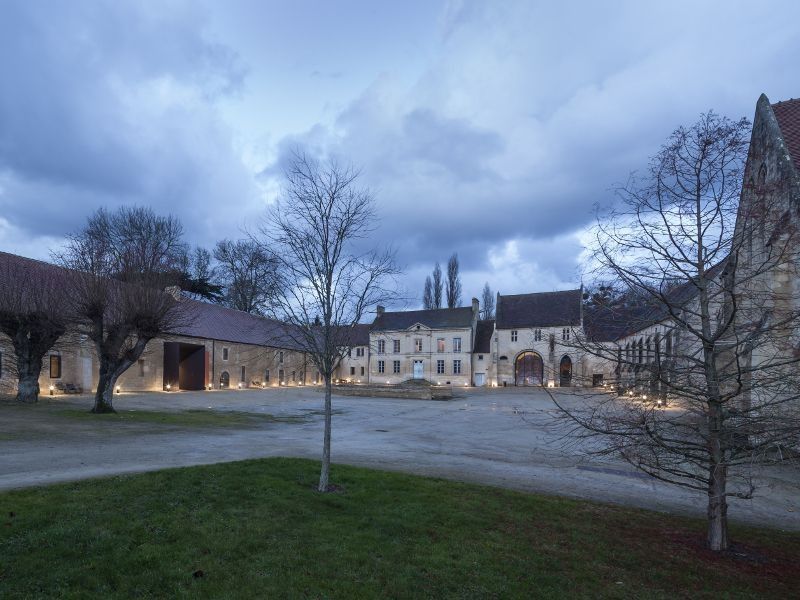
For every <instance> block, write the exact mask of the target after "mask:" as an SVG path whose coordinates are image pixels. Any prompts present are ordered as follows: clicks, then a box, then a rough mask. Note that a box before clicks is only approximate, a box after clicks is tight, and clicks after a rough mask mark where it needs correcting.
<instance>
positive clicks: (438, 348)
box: [436, 338, 444, 352]
mask: <svg viewBox="0 0 800 600" xmlns="http://www.w3.org/2000/svg"><path fill="white" fill-rule="evenodd" d="M436 351H437V352H444V338H438V339H437V340H436Z"/></svg>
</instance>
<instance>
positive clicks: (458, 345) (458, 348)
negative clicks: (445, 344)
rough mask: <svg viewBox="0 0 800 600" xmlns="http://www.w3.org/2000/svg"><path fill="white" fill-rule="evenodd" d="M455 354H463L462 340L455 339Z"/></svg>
mask: <svg viewBox="0 0 800 600" xmlns="http://www.w3.org/2000/svg"><path fill="white" fill-rule="evenodd" d="M453 352H461V338H453Z"/></svg>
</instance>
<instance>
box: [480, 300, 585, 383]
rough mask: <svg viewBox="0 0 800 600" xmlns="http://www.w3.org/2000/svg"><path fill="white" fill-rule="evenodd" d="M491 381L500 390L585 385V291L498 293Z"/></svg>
mask: <svg viewBox="0 0 800 600" xmlns="http://www.w3.org/2000/svg"><path fill="white" fill-rule="evenodd" d="M496 307H497V316H496V319H495V331H494V336H493V339H492V364H493V366H494V369H493V370H492V371H491V375H490V380H491V381H492V382H493V383H496V385H499V386H509V385H515V386H525V385H547V386H550V387H560V386H565V387H567V386H572V385H575V384H579V385H583V383H584V382H585V379H586V378H585V369H586V366H585V364H584V355H583V352H581V351H580V349H579V346H578V345H577V344H576V343H575V342H576V339H577V338H579V337H581V336H582V335H583V310H582V307H583V290H582V289H574V290H565V291H560V292H541V293H535V294H516V295H508V296H503V295H501V294H497V303H496Z"/></svg>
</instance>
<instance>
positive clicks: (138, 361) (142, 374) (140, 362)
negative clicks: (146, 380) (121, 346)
mask: <svg viewBox="0 0 800 600" xmlns="http://www.w3.org/2000/svg"><path fill="white" fill-rule="evenodd" d="M136 363H137V364H138V365H139V377H144V359H143V358H140V359H139V360H137V361H136Z"/></svg>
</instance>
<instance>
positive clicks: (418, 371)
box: [414, 360, 424, 379]
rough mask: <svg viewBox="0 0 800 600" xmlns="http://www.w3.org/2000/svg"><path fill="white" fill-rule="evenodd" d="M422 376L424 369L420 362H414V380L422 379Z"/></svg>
mask: <svg viewBox="0 0 800 600" xmlns="http://www.w3.org/2000/svg"><path fill="white" fill-rule="evenodd" d="M423 375H424V369H423V368H422V361H421V360H415V361H414V379H422V378H423Z"/></svg>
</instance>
